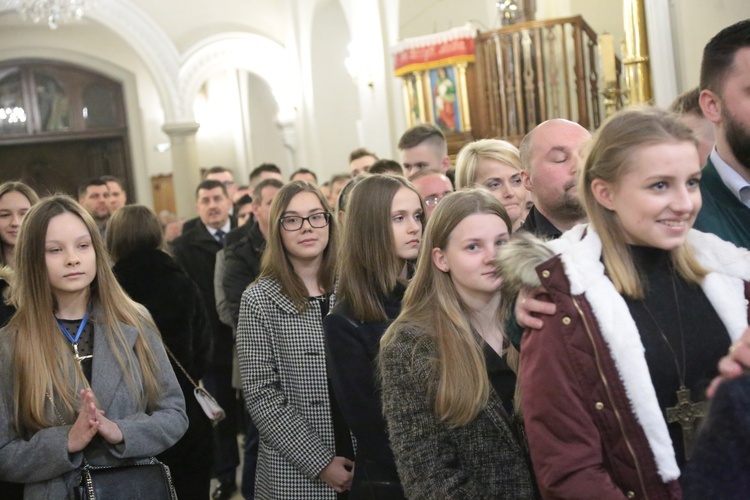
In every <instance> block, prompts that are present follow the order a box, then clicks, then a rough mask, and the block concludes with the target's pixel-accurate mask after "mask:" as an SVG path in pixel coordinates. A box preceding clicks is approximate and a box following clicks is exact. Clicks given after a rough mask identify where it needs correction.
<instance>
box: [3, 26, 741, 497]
mask: <svg viewBox="0 0 750 500" xmlns="http://www.w3.org/2000/svg"><path fill="white" fill-rule="evenodd" d="M748 87H750V21H742V22H739V23H737V24H735V25H733V26H730V27H728V28H726V29H724V30H722V31H721V32H720V33H719V34H717V35H716V36H715V37H714V38H713V39H712V40H711V41H710V42H709V43H708V45H707V46H706V48H705V51H704V55H703V63H702V67H701V82H700V87H699V89H700V90H694V91H691V92H689V93H686V94H685V95H684V96H681V97H680V99H678V101H676V102H675V104H674V105H673V107H672V110H671V111H667V110H661V109H658V108H655V107H644V108H632V109H625V110H622V111H620V112H618V113H616V114H615V115H613V116H612V117H610V118H608V119H607V120H606V121H605V122H604V123H603V124H602V126H601V127H600V128H599V129H598V130H596V131H594V133H593V136H592V134H591V133H590V132H589V131H588V130H586V129H584V128H583V127H581V126H580V125H578V124H577V123H574V122H571V121H568V120H564V119H551V120H548V121H545V122H543V123H540V124H539V125H537V126H536V127H535V128H534V129H533V130H532V131H531V132H530V133H529V134H527V135H526V136H525V137H524V138H523V140H522V141H521V143H520V145H519V147H518V148H516V147H515V146H514V145H513V144H511V143H509V142H506V141H503V140H499V139H483V140H478V141H475V142H471V143H469V144H467V145H465V146H464V147H463V148H462V149H461V151H460V152H459V153H458V155H457V158H456V162H455V168H451V160H450V157H449V156H448V150H447V145H446V140H445V137H444V136H443V134H442V132H440V130H439V129H438V128H437V127H434V126H432V125H417V126H415V127H413V128H411V129H409V130H407V131H406V132H405V133H404V135H403V136H402V137H401V140H400V141H399V144H398V148H399V152H400V154H401V158H400V160H401V162H400V163H399V162H396V161H394V160H384V159H379V158H378V157H377V156H376V155H375V154H374V153H373V152H371V151H369V150H367V149H358V150H355V151H353V152H352V154H351V155H350V158H349V168H350V172H349V173H347V174H340V175H336V176H334V177H333V178H332V179H331V180H330V181H329V182H327V183H324V184H321V185H318V178H317V175H316V173H315V172H314V171H312V170H309V169H299V170H297V171H295V172H294V173H292V175H291V176H290V178H289V180H288V181H287V180H286V179H284V178H283V176H282V174H281V171H280V169H279V168H278V167H276V166H275V165H272V164H268V163H265V164H262V165H260V166H259V167H257V168H255V169H254V170H253V172H252V173H251V174H250V178H249V184H248V185H247V186H238V185H237V184H236V183H235V179H234V175H233V173H232V171H231V170H230V169H228V168H225V167H212V168H210V169H208V170H207V171H206V173H205V175H204V178H203V180H202V181H201V182H200V184H199V185H198V186H197V187H196V190H195V199H196V210H197V213H198V216H197V217H195V218H194V219H190V220H187V221H184V222H175V221H171V222H169V223H167V222H166V221H163V220H160V218H159V217H158V216H157V215H156V214H155V213H154V212H153V211H152V210H151V209H149V208H147V207H145V206H143V205H133V204H130V205H129V204H127V193H126V191H125V189H124V186H123V183H122V182H121V181H120V180H119V179H116V178H113V177H103V178H97V179H92V180H89V181H86V182H84V183H83V184H82V185H81V187H80V189H79V191H78V201H77V202H76V201H74V200H73V199H72V198H70V197H68V196H64V195H51V196H47V197H44V198H42V199H39V197H38V196H37V194H36V193H35V192H34V191H33V190H32V189H31V188H30V187H28V186H27V185H25V184H23V183H22V182H16V181H9V182H5V183H3V184H1V185H0V264H2V270H1V271H0V286H1V287H2V294H3V300H2V301H0V326H4V328H3V329H2V330H0V380H2V381H3V382H2V384H0V480H2V481H3V482H2V483H0V493H1V494H2V495H1V496H2V497H3V498H21V497H24V498H35V499H36V498H55V499H57V498H69V497H70V496H71V495H72V492H73V490H74V489H75V488H76V486H78V484H79V482H80V480H81V469H82V467H83V466H84V465H88V464H91V465H94V466H100V465H101V466H115V467H116V466H119V465H124V464H131V463H139V462H140V461H142V460H146V459H149V458H150V457H156V458H158V459H159V460H161V461H162V462H163V463H165V464H166V465H168V466H169V468H170V471H171V478H172V481H173V484H174V488H175V492H176V494H177V496H178V497H179V498H182V499H186V498H187V499H190V498H196V499H205V498H207V497H210V498H214V499H228V498H231V497H232V496H233V495H236V494H237V492H238V484H237V478H238V477H240V478H241V481H240V485H239V486H240V493H241V495H242V496H243V497H244V498H246V499H251V498H258V499H277V498H305V499H317V498H320V499H333V498H350V499H352V500H354V499H399V498H419V499H422V498H426V499H432V498H434V499H445V498H507V499H525V498H528V499H533V498H571V499H588V498H590V499H602V498H606V499H610V498H611V499H620V498H659V499H660V498H664V499H678V498H696V499H697V498H710V497H715V498H721V499H735V498H736V499H740V498H746V497H747V496H748V495H750V476H748V475H747V466H748V465H750V422H748V416H747V415H748V412H747V411H746V410H749V409H750V404H749V402H750V378H749V377H750V376H748V375H744V372H745V370H746V369H747V368H748V367H750V328H748V321H749V319H750V311H749V309H748V300H749V299H750V251H749V250H748V248H750V194H748V192H750V93H748V92H747V89H748ZM708 131H711V132H712V134H709V133H708ZM454 186H455V188H454ZM195 381H200V382H201V383H202V385H203V387H204V388H205V389H206V390H207V391H208V392H209V393H210V394H211V395H212V396H213V397H214V398H215V399H216V401H217V403H218V404H219V405H220V406H221V407H222V409H223V410H224V417H225V418H223V419H222V420H220V421H218V422H212V421H211V419H209V417H208V416H207V415H206V413H205V412H204V410H203V409H202V408H201V405H200V404H199V402H198V400H197V399H196V398H195V396H194V394H193V392H194V388H195V387H194V383H195ZM709 403H710V404H709ZM238 434H243V435H244V441H243V442H242V444H241V445H240V442H239V441H238ZM241 455H242V459H241ZM240 464H242V470H238V469H239V468H240ZM212 478H213V479H214V480H215V482H214V487H213V489H212V486H211V481H212ZM127 486H128V485H126V484H123V488H127Z"/></svg>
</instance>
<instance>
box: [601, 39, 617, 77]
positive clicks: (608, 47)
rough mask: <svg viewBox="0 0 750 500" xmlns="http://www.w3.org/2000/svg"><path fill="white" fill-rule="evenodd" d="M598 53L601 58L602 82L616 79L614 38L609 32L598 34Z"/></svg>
mask: <svg viewBox="0 0 750 500" xmlns="http://www.w3.org/2000/svg"><path fill="white" fill-rule="evenodd" d="M599 55H600V56H601V58H602V78H603V80H604V83H610V82H615V81H617V72H616V71H615V40H614V37H613V36H612V35H611V34H610V33H602V34H601V35H599Z"/></svg>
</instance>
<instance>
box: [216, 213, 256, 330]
mask: <svg viewBox="0 0 750 500" xmlns="http://www.w3.org/2000/svg"><path fill="white" fill-rule="evenodd" d="M226 245H227V247H226V250H225V251H224V276H223V277H222V280H221V286H222V288H223V289H224V299H225V301H226V308H227V309H228V310H229V314H230V316H231V317H232V321H233V322H234V325H235V326H236V325H237V322H238V321H239V318H240V300H241V299H242V292H244V291H245V289H246V288H247V287H248V285H250V283H252V282H253V281H255V279H256V278H257V277H258V275H259V274H260V259H261V257H262V255H263V250H264V248H265V246H266V238H265V237H264V236H263V233H261V232H260V227H259V226H258V223H257V222H256V223H254V224H252V225H249V226H248V225H247V224H246V225H244V226H242V227H240V228H237V229H235V230H234V231H231V232H230V233H229V234H228V235H227V239H226Z"/></svg>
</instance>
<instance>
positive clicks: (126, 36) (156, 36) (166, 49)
mask: <svg viewBox="0 0 750 500" xmlns="http://www.w3.org/2000/svg"><path fill="white" fill-rule="evenodd" d="M84 17H87V18H90V19H93V20H94V21H97V22H99V23H101V24H102V25H104V26H105V27H107V28H109V29H110V30H112V31H113V32H115V33H117V34H118V35H119V36H120V37H121V38H122V39H123V40H125V42H127V43H128V45H130V46H131V47H133V50H134V51H135V52H136V54H138V56H139V57H141V58H142V59H143V62H144V63H145V65H146V67H147V68H148V70H149V72H150V73H151V76H152V77H153V79H154V82H155V84H156V87H157V90H158V92H159V95H160V96H161V100H162V105H163V107H164V115H165V116H164V119H165V121H166V122H170V121H175V120H176V119H178V109H179V107H180V106H179V100H178V93H177V85H178V77H179V69H180V54H179V52H178V50H177V47H176V46H175V45H174V43H173V42H172V40H171V39H170V38H169V37H168V36H167V34H166V33H165V32H164V30H162V28H161V27H160V26H159V25H158V24H157V23H156V22H155V21H154V20H153V19H152V18H151V17H150V16H149V15H148V14H147V13H146V12H144V11H143V10H142V9H141V8H140V7H139V6H138V5H136V4H135V3H134V2H133V1H132V0H97V5H96V8H92V9H90V10H88V11H86V14H85V16H84Z"/></svg>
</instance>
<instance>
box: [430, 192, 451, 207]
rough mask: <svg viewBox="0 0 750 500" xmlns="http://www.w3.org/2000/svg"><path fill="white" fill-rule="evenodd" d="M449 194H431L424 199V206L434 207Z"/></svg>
mask: <svg viewBox="0 0 750 500" xmlns="http://www.w3.org/2000/svg"><path fill="white" fill-rule="evenodd" d="M449 194H450V193H443V194H433V195H432V196H430V197H429V198H425V199H424V204H425V205H427V206H428V207H436V206H437V204H438V203H440V200H442V199H443V198H445V197H446V196H448V195H449Z"/></svg>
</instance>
